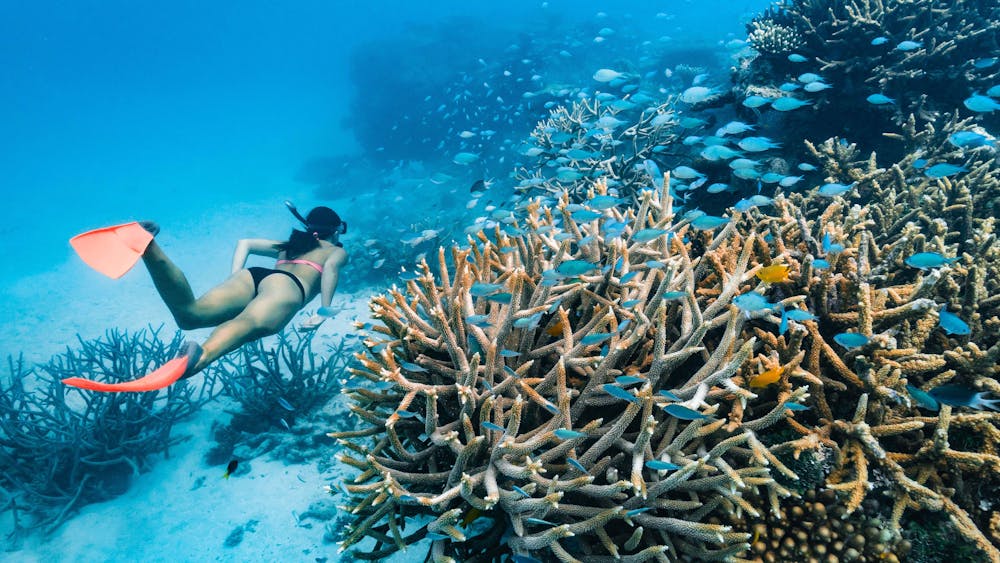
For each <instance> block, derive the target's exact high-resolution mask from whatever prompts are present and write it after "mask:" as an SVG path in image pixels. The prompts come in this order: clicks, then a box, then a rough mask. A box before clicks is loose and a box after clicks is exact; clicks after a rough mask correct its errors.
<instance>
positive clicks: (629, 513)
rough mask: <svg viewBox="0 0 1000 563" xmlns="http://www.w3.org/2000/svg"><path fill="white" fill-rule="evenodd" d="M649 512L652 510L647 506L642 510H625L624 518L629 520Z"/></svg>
mask: <svg viewBox="0 0 1000 563" xmlns="http://www.w3.org/2000/svg"><path fill="white" fill-rule="evenodd" d="M650 510H653V508H652V507H649V506H644V507H642V508H633V509H632V510H626V511H625V516H628V517H629V518H631V517H633V516H638V515H640V514H642V513H643V512H649V511H650Z"/></svg>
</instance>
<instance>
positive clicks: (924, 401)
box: [906, 385, 941, 411]
mask: <svg viewBox="0 0 1000 563" xmlns="http://www.w3.org/2000/svg"><path fill="white" fill-rule="evenodd" d="M906 391H907V392H908V393H909V394H910V396H911V397H913V398H914V399H916V401H917V404H918V405H920V406H922V407H924V408H925V409H927V410H932V411H937V410H938V409H940V408H941V407H940V406H939V405H938V402H937V399H935V398H934V397H932V396H931V394H930V393H928V392H926V391H924V390H922V389H920V388H918V387H914V386H912V385H907V386H906Z"/></svg>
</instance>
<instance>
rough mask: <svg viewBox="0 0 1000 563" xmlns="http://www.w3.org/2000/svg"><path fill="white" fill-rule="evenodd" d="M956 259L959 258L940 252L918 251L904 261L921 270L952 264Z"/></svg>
mask: <svg viewBox="0 0 1000 563" xmlns="http://www.w3.org/2000/svg"><path fill="white" fill-rule="evenodd" d="M956 260H958V258H945V257H944V256H942V255H941V254H940V253H938V252H918V253H916V254H914V255H913V256H910V257H909V258H907V259H906V260H903V262H906V265H907V266H912V267H914V268H920V269H921V270H928V269H930V268H940V267H941V266H944V265H945V264H951V263H952V262H954V261H956Z"/></svg>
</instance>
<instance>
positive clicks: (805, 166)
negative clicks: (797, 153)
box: [796, 162, 816, 172]
mask: <svg viewBox="0 0 1000 563" xmlns="http://www.w3.org/2000/svg"><path fill="white" fill-rule="evenodd" d="M796 168H798V169H799V170H801V171H803V172H815V171H816V166H814V165H812V164H809V163H808V162H800V163H799V164H798V166H796Z"/></svg>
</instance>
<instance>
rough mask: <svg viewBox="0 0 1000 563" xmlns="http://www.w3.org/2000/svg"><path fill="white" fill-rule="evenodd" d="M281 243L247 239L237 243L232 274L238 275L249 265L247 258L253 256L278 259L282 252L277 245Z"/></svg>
mask: <svg viewBox="0 0 1000 563" xmlns="http://www.w3.org/2000/svg"><path fill="white" fill-rule="evenodd" d="M280 243H281V241H277V240H268V239H262V238H245V239H240V241H239V242H237V243H236V250H235V251H234V252H233V267H232V270H231V272H232V273H234V274H235V273H236V272H238V271H240V270H242V269H243V267H244V266H245V265H246V263H247V258H249V257H250V255H251V254H256V255H258V256H267V257H269V258H277V257H278V253H279V252H280V251H279V250H278V249H277V248H276V247H275V245H277V244H280Z"/></svg>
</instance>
